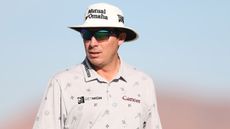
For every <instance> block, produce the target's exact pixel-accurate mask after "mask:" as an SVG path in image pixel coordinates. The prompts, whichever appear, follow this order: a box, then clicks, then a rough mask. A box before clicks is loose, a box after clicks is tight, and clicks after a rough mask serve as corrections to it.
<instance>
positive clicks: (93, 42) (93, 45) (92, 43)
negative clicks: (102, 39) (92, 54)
mask: <svg viewBox="0 0 230 129" xmlns="http://www.w3.org/2000/svg"><path fill="white" fill-rule="evenodd" d="M97 45H98V42H97V40H96V38H95V37H94V36H93V37H92V38H91V40H90V46H91V47H95V46H97Z"/></svg>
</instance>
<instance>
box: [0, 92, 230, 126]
mask: <svg viewBox="0 0 230 129" xmlns="http://www.w3.org/2000/svg"><path fill="white" fill-rule="evenodd" d="M158 107H159V112H160V116H161V121H162V125H163V129H230V102H229V101H227V100H226V101H225V100H221V101H204V100H202V99H199V98H197V97H195V96H186V95H183V96H180V95H175V94H173V93H168V92H167V93H166V92H159V93H158ZM37 109H38V104H37V105H36V104H31V105H30V107H28V108H26V109H24V110H21V111H20V110H19V111H17V113H16V114H14V115H12V116H9V117H8V118H7V119H6V120H4V121H1V123H0V129H31V128H32V125H33V121H34V118H35V114H36V112H37Z"/></svg>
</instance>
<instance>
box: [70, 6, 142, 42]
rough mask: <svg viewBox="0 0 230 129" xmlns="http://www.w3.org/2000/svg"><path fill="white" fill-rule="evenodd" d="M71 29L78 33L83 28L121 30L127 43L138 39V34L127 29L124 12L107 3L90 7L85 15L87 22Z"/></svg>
mask: <svg viewBox="0 0 230 129" xmlns="http://www.w3.org/2000/svg"><path fill="white" fill-rule="evenodd" d="M70 28H71V29H74V30H76V31H78V32H80V30H81V29H83V28H119V29H120V30H122V31H124V32H125V33H126V39H125V41H132V40H135V39H137V37H138V34H137V32H135V31H134V30H133V29H132V28H130V27H125V25H124V15H123V13H122V11H121V10H120V9H119V8H117V7H116V6H113V5H110V4H106V3H97V4H93V5H90V6H89V7H88V9H87V11H86V13H85V22H84V23H83V24H82V25H76V26H71V27H70Z"/></svg>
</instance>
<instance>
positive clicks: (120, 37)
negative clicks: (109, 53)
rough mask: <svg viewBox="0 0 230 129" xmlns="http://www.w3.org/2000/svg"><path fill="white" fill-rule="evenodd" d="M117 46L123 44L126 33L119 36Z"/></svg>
mask: <svg viewBox="0 0 230 129" xmlns="http://www.w3.org/2000/svg"><path fill="white" fill-rule="evenodd" d="M118 39H119V41H118V45H121V44H122V43H124V41H125V39H126V33H124V32H122V33H120V34H119V36H118Z"/></svg>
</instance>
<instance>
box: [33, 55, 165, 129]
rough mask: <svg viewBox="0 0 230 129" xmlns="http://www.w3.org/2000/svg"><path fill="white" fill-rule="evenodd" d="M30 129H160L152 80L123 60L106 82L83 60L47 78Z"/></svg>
mask: <svg viewBox="0 0 230 129" xmlns="http://www.w3.org/2000/svg"><path fill="white" fill-rule="evenodd" d="M33 129H161V123H160V119H159V114H158V110H157V103H156V96H155V89H154V84H153V81H152V79H151V78H150V77H149V76H148V75H146V74H144V73H143V72H141V71H139V70H136V69H135V68H133V67H131V66H129V65H127V64H125V63H124V62H123V61H121V65H120V69H119V72H118V74H117V75H116V76H115V77H114V79H113V80H112V81H107V80H105V79H104V78H102V77H101V76H100V75H98V74H97V73H96V71H95V70H93V69H92V67H91V66H90V64H89V62H88V61H87V59H85V60H84V61H83V63H81V64H79V65H77V66H74V67H72V68H70V69H67V70H65V71H63V72H60V73H57V74H56V75H55V76H54V77H53V78H52V79H50V81H49V84H48V88H47V90H46V92H45V95H44V97H43V100H42V103H41V105H40V108H39V111H38V113H37V117H36V120H35V123H34V127H33Z"/></svg>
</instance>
